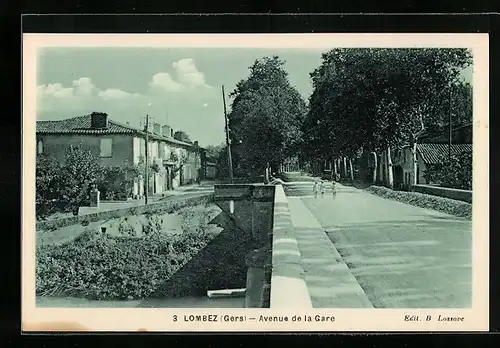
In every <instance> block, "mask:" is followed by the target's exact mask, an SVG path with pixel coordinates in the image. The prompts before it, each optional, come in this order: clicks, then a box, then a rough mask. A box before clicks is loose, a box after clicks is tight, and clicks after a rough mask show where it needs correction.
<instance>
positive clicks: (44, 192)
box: [36, 154, 60, 218]
mask: <svg viewBox="0 0 500 348" xmlns="http://www.w3.org/2000/svg"><path fill="white" fill-rule="evenodd" d="M59 173H60V165H59V163H58V162H57V161H56V160H55V159H54V158H52V157H50V156H46V155H43V154H41V155H38V156H37V158H36V216H37V218H44V217H46V216H49V215H51V214H53V213H56V212H57V211H58V205H57V202H58V198H59V194H58V185H59V183H58V176H59Z"/></svg>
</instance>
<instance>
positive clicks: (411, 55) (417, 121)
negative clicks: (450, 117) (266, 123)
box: [303, 48, 472, 159]
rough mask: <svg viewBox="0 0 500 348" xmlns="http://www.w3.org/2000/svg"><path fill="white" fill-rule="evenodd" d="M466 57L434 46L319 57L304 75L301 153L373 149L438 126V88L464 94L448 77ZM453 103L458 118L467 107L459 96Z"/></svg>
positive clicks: (441, 100) (443, 97) (441, 107)
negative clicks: (307, 90)
mask: <svg viewBox="0 0 500 348" xmlns="http://www.w3.org/2000/svg"><path fill="white" fill-rule="evenodd" d="M471 60H472V57H471V54H470V52H469V51H467V50H465V49H441V48H440V49H420V48H419V49H382V48H366V49H365V48H363V49H359V48H355V49H354V48H342V49H333V50H331V51H329V52H327V53H325V54H323V56H322V63H321V65H320V67H319V68H317V69H316V70H315V71H313V72H312V73H311V80H312V84H313V93H312V94H311V96H310V99H309V104H310V109H309V113H308V115H307V118H306V120H305V122H304V125H303V130H304V133H305V136H304V138H305V142H304V145H305V146H304V151H305V153H306V154H307V156H314V158H319V159H326V158H331V157H332V156H354V155H355V154H357V153H359V151H360V150H368V151H376V152H381V151H383V150H384V149H386V148H387V147H389V146H399V145H402V144H403V143H408V142H410V143H411V142H415V141H417V140H418V138H419V136H420V135H421V134H422V132H423V131H425V130H426V129H428V128H433V127H434V128H436V129H438V128H439V127H440V126H441V127H442V125H443V122H444V116H445V112H444V111H445V110H447V104H446V101H447V100H448V103H449V99H447V95H448V94H449V93H446V91H449V89H450V88H451V89H452V90H454V91H456V92H459V91H460V93H462V95H464V96H465V95H467V93H468V92H469V88H470V86H467V85H464V84H461V83H457V82H456V80H457V78H458V77H459V74H460V72H461V71H462V69H463V68H465V67H467V66H468V65H470V63H471ZM460 93H456V94H457V95H460ZM460 100H462V101H463V105H464V106H462V107H461V110H463V111H461V112H462V114H463V115H462V116H461V117H462V118H466V117H467V115H470V114H469V111H470V110H471V109H470V108H471V107H469V106H468V105H469V104H470V103H469V104H467V97H466V98H461V99H460ZM446 115H447V114H446ZM446 119H447V118H446Z"/></svg>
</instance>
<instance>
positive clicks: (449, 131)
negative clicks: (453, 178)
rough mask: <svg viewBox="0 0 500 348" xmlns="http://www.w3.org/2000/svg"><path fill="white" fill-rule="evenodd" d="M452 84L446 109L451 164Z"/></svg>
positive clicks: (449, 160)
mask: <svg viewBox="0 0 500 348" xmlns="http://www.w3.org/2000/svg"><path fill="white" fill-rule="evenodd" d="M452 93H453V92H452V86H450V107H449V110H448V124H449V126H448V163H449V164H450V165H451V141H452V137H453V136H452V133H453V127H452V120H451V119H452V117H451V109H452V107H453V103H452V100H451V99H452Z"/></svg>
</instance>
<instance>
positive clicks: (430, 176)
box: [424, 151, 473, 190]
mask: <svg viewBox="0 0 500 348" xmlns="http://www.w3.org/2000/svg"><path fill="white" fill-rule="evenodd" d="M472 168H473V164H472V152H471V151H465V152H462V153H460V154H456V155H452V156H451V159H448V155H444V156H442V158H441V161H440V162H439V163H437V164H434V165H432V166H429V167H428V168H427V169H426V171H425V173H424V177H425V179H426V180H427V181H428V182H432V183H436V184H439V185H441V186H444V187H451V188H456V189H462V190H472Z"/></svg>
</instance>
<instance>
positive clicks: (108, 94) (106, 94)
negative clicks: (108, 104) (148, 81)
mask: <svg viewBox="0 0 500 348" xmlns="http://www.w3.org/2000/svg"><path fill="white" fill-rule="evenodd" d="M97 96H98V97H100V98H102V99H104V100H112V99H125V98H135V97H140V94H137V93H129V92H125V91H122V90H121V89H116V88H108V89H106V90H104V91H99V93H98V94H97Z"/></svg>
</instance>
